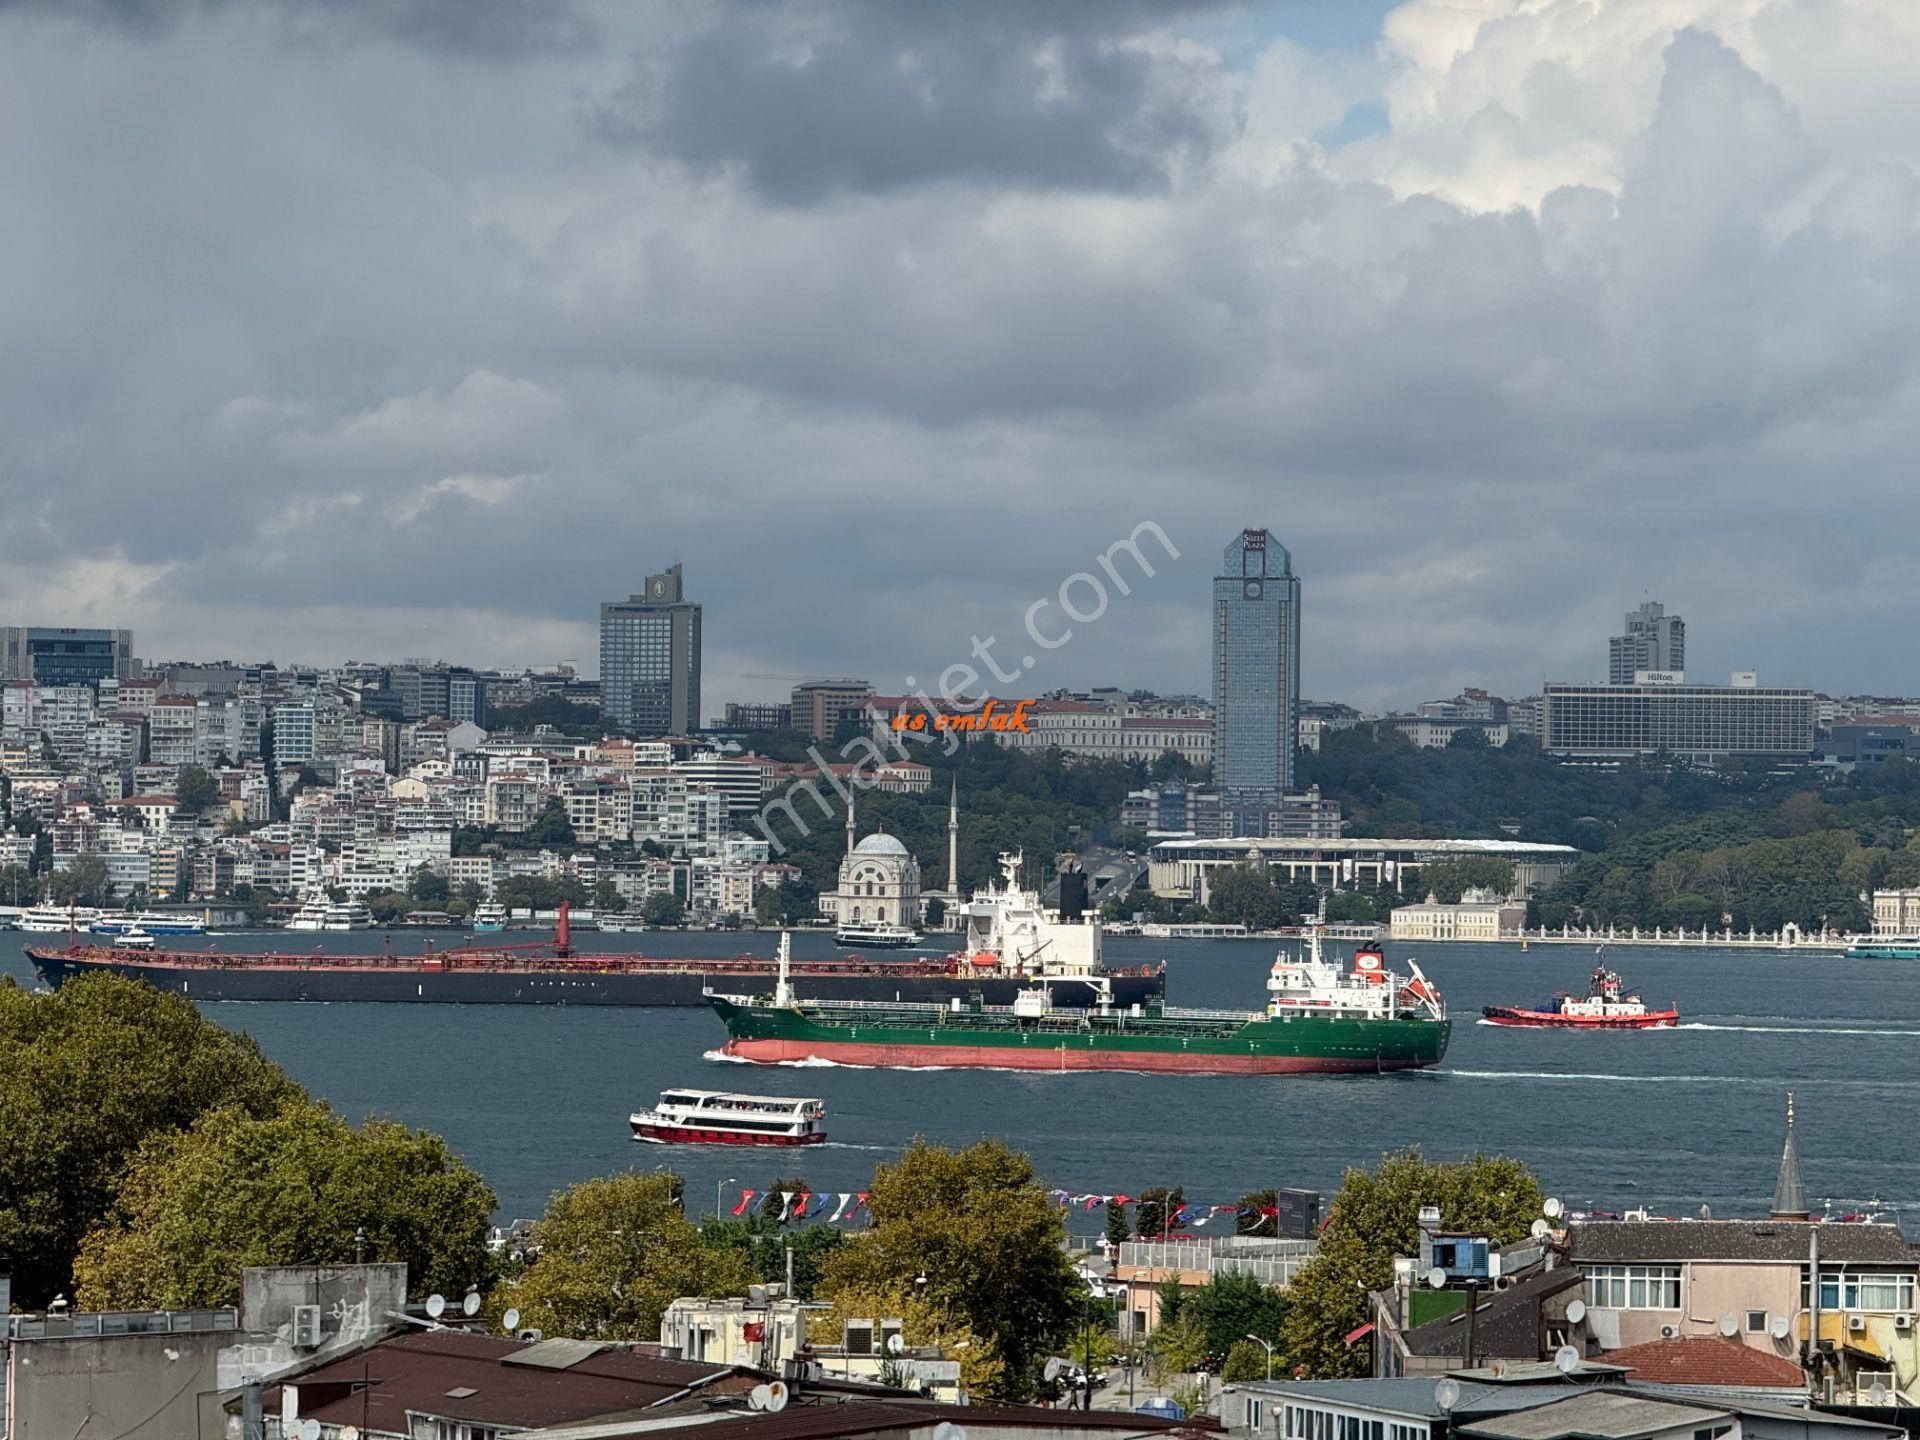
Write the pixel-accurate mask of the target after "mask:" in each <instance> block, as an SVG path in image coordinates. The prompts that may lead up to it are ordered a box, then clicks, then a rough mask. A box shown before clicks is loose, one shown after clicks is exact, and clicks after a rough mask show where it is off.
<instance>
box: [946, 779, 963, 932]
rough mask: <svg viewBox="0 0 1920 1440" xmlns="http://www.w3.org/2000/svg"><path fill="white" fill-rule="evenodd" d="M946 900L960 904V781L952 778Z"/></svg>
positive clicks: (949, 800)
mask: <svg viewBox="0 0 1920 1440" xmlns="http://www.w3.org/2000/svg"><path fill="white" fill-rule="evenodd" d="M947 899H948V900H949V901H950V902H952V903H953V904H955V905H958V904H959V903H960V779H959V777H958V776H955V777H954V781H953V791H952V793H951V794H950V795H949V796H948V797H947Z"/></svg>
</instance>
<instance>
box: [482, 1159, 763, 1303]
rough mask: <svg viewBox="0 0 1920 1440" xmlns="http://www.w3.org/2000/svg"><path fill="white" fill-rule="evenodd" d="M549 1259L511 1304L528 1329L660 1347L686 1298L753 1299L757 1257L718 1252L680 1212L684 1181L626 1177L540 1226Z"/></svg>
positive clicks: (558, 1203) (578, 1193) (532, 1269)
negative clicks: (677, 1303)
mask: <svg viewBox="0 0 1920 1440" xmlns="http://www.w3.org/2000/svg"><path fill="white" fill-rule="evenodd" d="M531 1243H532V1245H533V1246H535V1247H537V1248H538V1250H539V1258H538V1259H536V1260H535V1261H534V1262H533V1263H532V1265H531V1266H529V1267H528V1269H527V1271H526V1273H525V1274H524V1275H522V1276H520V1277H519V1279H518V1280H516V1281H515V1282H514V1283H513V1284H512V1286H511V1287H510V1292H509V1296H510V1298H509V1302H508V1303H511V1304H513V1305H515V1306H517V1307H518V1308H519V1311H520V1315H521V1318H522V1320H523V1322H524V1323H526V1324H528V1325H532V1326H536V1327H538V1328H540V1329H542V1330H545V1331H546V1332H547V1333H548V1334H550V1335H569V1336H575V1337H577V1338H579V1339H583V1340H658V1339H659V1338H660V1317H661V1315H662V1314H664V1313H665V1312H666V1308H667V1306H668V1305H669V1304H671V1303H672V1302H673V1300H674V1299H675V1298H676V1297H678V1296H681V1295H710V1296H725V1295H744V1294H746V1293H747V1286H748V1285H750V1284H751V1283H753V1278H754V1277H753V1270H752V1267H751V1265H750V1264H749V1262H748V1257H747V1253H746V1251H745V1250H744V1249H742V1248H741V1247H738V1246H735V1245H727V1244H722V1245H712V1244H709V1243H707V1241H706V1240H705V1239H704V1238H703V1237H702V1235H701V1233H700V1231H699V1230H698V1229H696V1228H695V1227H694V1226H693V1224H692V1223H691V1222H689V1221H688V1220H687V1218H686V1217H685V1216H684V1215H682V1214H681V1213H680V1182H679V1177H678V1176H674V1175H662V1174H659V1173H650V1174H642V1173H640V1172H639V1171H636V1170H628V1171H624V1172H622V1173H621V1174H618V1175H608V1176H605V1177H602V1178H600V1179H595V1180H583V1181H581V1182H580V1183H579V1184H578V1185H575V1186H573V1187H571V1188H570V1189H566V1190H562V1191H560V1192H558V1193H557V1194H556V1195H555V1196H554V1197H553V1199H552V1200H551V1201H550V1202H549V1203H548V1205H547V1213H546V1214H545V1215H544V1216H542V1217H541V1219H540V1221H539V1222H538V1223H537V1224H536V1225H535V1226H534V1230H533V1234H532V1236H531Z"/></svg>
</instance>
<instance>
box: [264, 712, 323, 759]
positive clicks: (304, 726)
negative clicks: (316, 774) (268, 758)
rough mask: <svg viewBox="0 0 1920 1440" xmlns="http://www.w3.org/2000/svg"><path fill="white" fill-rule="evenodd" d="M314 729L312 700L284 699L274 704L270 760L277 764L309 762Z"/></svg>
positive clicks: (311, 755) (312, 753)
mask: <svg viewBox="0 0 1920 1440" xmlns="http://www.w3.org/2000/svg"><path fill="white" fill-rule="evenodd" d="M315 729H316V726H315V719H314V705H313V702H312V701H311V700H299V701H287V702H285V703H283V704H279V705H276V706H274V707H273V763H274V764H275V765H276V766H286V765H311V764H312V763H313V761H314V744H315Z"/></svg>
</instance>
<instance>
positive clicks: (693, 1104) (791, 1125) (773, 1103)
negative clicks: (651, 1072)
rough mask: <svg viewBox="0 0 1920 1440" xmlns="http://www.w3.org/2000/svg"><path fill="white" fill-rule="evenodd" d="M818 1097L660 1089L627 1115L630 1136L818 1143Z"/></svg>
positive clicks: (668, 1141) (822, 1129)
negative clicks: (647, 1106)
mask: <svg viewBox="0 0 1920 1440" xmlns="http://www.w3.org/2000/svg"><path fill="white" fill-rule="evenodd" d="M826 1113H827V1112H826V1107H825V1106H824V1105H822V1104H821V1103H820V1102H819V1101H818V1100H813V1099H794V1098H791V1097H787V1096H780V1095H736V1094H733V1093H730V1092H728V1091H723V1090H663V1091H661V1092H660V1103H659V1104H657V1105H655V1106H654V1108H653V1109H651V1110H639V1111H635V1112H634V1113H633V1114H632V1115H630V1116H628V1117H627V1123H628V1124H629V1125H631V1126H632V1127H633V1138H634V1139H636V1140H644V1141H647V1142H648V1143H649V1144H653V1145H819V1144H823V1143H824V1142H825V1141H826V1138H827V1121H826Z"/></svg>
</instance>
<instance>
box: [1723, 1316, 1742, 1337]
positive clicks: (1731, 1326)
mask: <svg viewBox="0 0 1920 1440" xmlns="http://www.w3.org/2000/svg"><path fill="white" fill-rule="evenodd" d="M1720 1333H1721V1334H1722V1335H1724V1336H1726V1337H1727V1338H1728V1339H1729V1340H1731V1339H1732V1338H1733V1337H1734V1336H1736V1335H1738V1334H1739V1333H1740V1317H1739V1316H1738V1315H1735V1314H1733V1313H1732V1312H1731V1311H1729V1312H1728V1313H1727V1314H1725V1315H1722V1316H1721V1317H1720Z"/></svg>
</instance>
